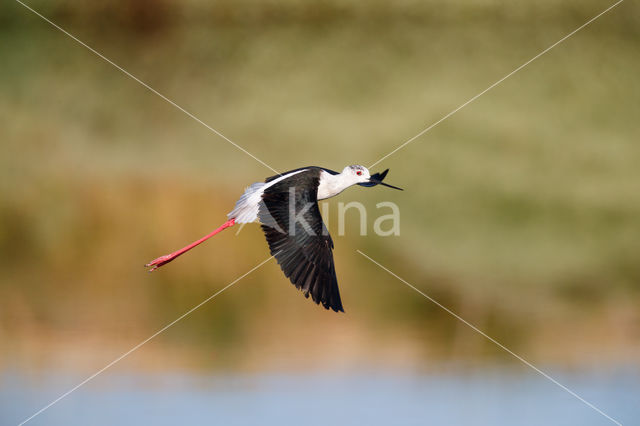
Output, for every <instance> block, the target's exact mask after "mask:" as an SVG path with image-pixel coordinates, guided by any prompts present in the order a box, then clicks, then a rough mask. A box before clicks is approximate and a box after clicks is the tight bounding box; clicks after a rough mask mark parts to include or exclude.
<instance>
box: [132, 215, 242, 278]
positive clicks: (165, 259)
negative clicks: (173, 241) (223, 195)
mask: <svg viewBox="0 0 640 426" xmlns="http://www.w3.org/2000/svg"><path fill="white" fill-rule="evenodd" d="M235 223H236V220H235V218H231V219H229V220H228V221H226V222H225V223H223V224H222V226H220V227H219V228H218V229H216V230H215V231H213V232H212V233H210V234H209V235H205V236H204V237H202V238H200V239H199V240H198V241H194V242H193V243H191V244H189V245H188V246H186V247H183V248H181V249H180V250H178V251H174V252H173V253H171V254H165V255H164V256H160V257H159V258H157V259H154V260H152V261H151V262H149V263H147V264H146V265H144V266H145V267H147V268H149V267H152V268H151V269H149V272H153V271H155V270H156V269H158V268H159V267H161V266H162V265H166V264H167V263H169V262H171V261H172V260H173V259H175V258H176V257H178V256H180V255H181V254H183V253H185V252H187V251H189V250H191V249H192V248H194V247H195V246H197V245H199V244H201V243H203V242H205V241H206V240H208V239H209V238H211V237H213V236H214V235H216V234H217V233H218V232H220V231H223V230H225V229H226V228H229V227H230V226H233V225H235Z"/></svg>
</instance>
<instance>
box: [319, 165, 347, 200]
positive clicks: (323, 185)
mask: <svg viewBox="0 0 640 426" xmlns="http://www.w3.org/2000/svg"><path fill="white" fill-rule="evenodd" d="M351 185H353V184H352V183H350V182H347V181H346V180H345V179H344V177H343V175H342V174H337V175H332V174H331V173H327V172H325V171H324V170H323V171H322V172H321V173H320V184H319V185H318V200H324V199H325V198H330V197H333V196H335V195H338V194H339V193H341V192H342V191H344V190H345V189H347V188H348V187H350V186H351Z"/></svg>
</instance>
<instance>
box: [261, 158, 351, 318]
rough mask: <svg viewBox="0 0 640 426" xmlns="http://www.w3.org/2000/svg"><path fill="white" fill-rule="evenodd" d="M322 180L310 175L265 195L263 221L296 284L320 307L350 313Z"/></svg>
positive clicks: (277, 186)
mask: <svg viewBox="0 0 640 426" xmlns="http://www.w3.org/2000/svg"><path fill="white" fill-rule="evenodd" d="M319 180H320V170H319V169H310V170H309V171H304V172H300V173H297V174H295V175H293V176H291V177H288V178H285V179H283V180H282V181H280V182H278V183H276V184H274V185H272V186H270V187H269V188H267V189H266V190H265V191H264V193H263V194H262V202H261V203H260V207H259V210H258V218H259V220H260V223H261V224H262V231H263V232H264V235H265V237H266V238H267V243H268V244H269V250H270V251H271V254H272V255H274V256H275V258H276V260H277V261H278V264H280V268H282V271H283V272H284V274H285V275H286V276H287V277H288V278H289V279H290V280H291V282H292V283H293V284H294V285H295V286H296V287H297V288H299V289H300V290H302V291H303V292H304V295H305V297H309V295H311V298H312V299H313V301H314V302H316V303H317V304H320V303H322V306H324V307H325V308H326V309H333V310H334V311H336V312H338V311H342V312H344V310H343V308H342V302H341V300H340V293H339V291H338V280H337V278H336V270H335V266H334V264H333V252H332V249H333V241H332V240H331V237H330V236H329V233H328V232H327V228H326V227H325V225H324V223H323V222H322V217H321V216H320V209H319V208H318V198H317V190H318V184H319ZM290 209H291V210H292V211H291V212H290ZM291 219H294V220H293V222H294V223H290V222H291Z"/></svg>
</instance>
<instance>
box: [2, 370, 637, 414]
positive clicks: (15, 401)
mask: <svg viewBox="0 0 640 426" xmlns="http://www.w3.org/2000/svg"><path fill="white" fill-rule="evenodd" d="M552 375H553V376H554V377H555V378H556V379H557V380H559V381H560V382H561V383H563V384H564V385H565V386H567V387H569V388H571V389H572V390H573V391H575V392H576V393H578V394H579V395H580V396H582V397H583V398H584V399H586V400H587V401H589V402H591V403H592V404H594V405H595V406H597V407H598V408H600V409H601V410H603V411H604V412H606V413H607V414H609V415H610V416H611V417H613V418H615V419H617V420H618V421H620V422H622V423H623V424H625V425H640V370H634V369H631V370H629V369H624V370H618V371H609V372H606V373H598V374H595V373H588V374H583V373H571V374H567V373H564V374H562V373H557V372H553V373H552ZM0 379H1V382H0V424H2V425H12V424H18V423H19V422H20V421H22V420H24V419H26V418H27V417H29V416H30V415H31V414H33V413H35V412H36V411H37V410H39V409H40V408H42V407H43V406H44V405H46V404H47V403H49V402H50V401H52V400H53V399H55V398H56V397H58V396H59V395H60V394H62V393H63V392H64V391H66V390H68V389H70V388H71V387H73V386H74V385H75V384H77V383H78V382H80V381H81V380H82V379H83V377H80V376H75V375H68V374H62V373H58V374H45V375H39V376H28V375H26V374H24V373H20V372H15V371H13V372H4V373H1V374H0ZM29 424H32V425H130V424H131V425H133V424H149V425H176V424H178V425H180V424H196V425H198V424H215V425H217V424H220V425H256V424H259V425H276V424H278V425H280V424H292V425H297V424H300V425H328V424H340V425H425V424H429V425H467V424H474V425H583V426H586V425H611V424H614V423H612V422H611V421H610V420H608V419H607V418H605V417H603V416H602V415H601V414H599V413H598V412H596V411H594V410H593V409H592V408H590V407H588V406H587V405H585V404H584V403H583V402H581V401H579V400H578V399H576V398H575V397H574V396H572V395H570V394H569V393H567V392H566V391H564V390H562V389H561V388H559V387H558V386H557V385H555V384H553V383H551V382H550V381H548V380H547V379H545V378H544V377H542V376H540V375H538V374H537V373H535V372H533V371H531V372H519V373H517V374H516V373H505V372H496V371H490V372H487V371H485V372H480V373H473V374H462V373H458V374H418V375H412V374H407V373H403V374H392V373H358V374H353V373H351V374H339V373H330V374H329V373H328V374H303V375H293V374H263V375H214V374H211V375H200V376H190V375H182V374H157V375H153V374H148V375H146V374H141V375H118V374H116V373H113V372H105V373H104V374H103V375H101V376H98V377H97V378H96V379H95V380H93V381H92V382H90V383H88V384H87V385H85V386H83V387H81V388H80V389H78V390H77V391H75V392H74V393H72V394H70V395H69V396H68V397H66V398H65V399H63V400H61V401H60V402H59V403H57V404H56V405H54V406H52V407H51V408H50V409H48V410H47V411H45V412H43V413H42V414H40V415H39V416H37V417H36V418H34V419H33V420H32V421H31V422H29Z"/></svg>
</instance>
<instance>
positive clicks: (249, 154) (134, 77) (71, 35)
mask: <svg viewBox="0 0 640 426" xmlns="http://www.w3.org/2000/svg"><path fill="white" fill-rule="evenodd" d="M16 2H18V3H19V4H21V5H22V6H24V7H25V8H26V9H28V10H30V11H31V12H33V13H34V14H35V15H37V16H39V17H40V18H42V19H43V20H44V21H46V22H48V23H49V24H51V25H52V26H53V27H55V28H56V29H58V30H60V31H61V32H63V33H64V34H65V35H67V36H68V37H70V38H71V39H73V40H74V41H76V42H78V43H79V44H81V45H82V46H84V47H85V48H87V49H88V50H89V51H90V52H92V53H94V54H95V55H97V56H98V57H100V58H101V59H103V60H105V61H106V62H108V63H109V64H111V65H113V66H114V67H115V68H117V69H118V70H120V71H121V72H122V73H123V74H125V75H126V76H127V77H130V78H131V79H133V80H135V81H136V82H138V83H140V84H141V85H142V86H144V87H145V88H146V89H148V90H150V91H151V92H153V93H155V94H156V95H158V96H159V97H161V98H162V99H164V100H165V101H167V102H169V103H170V104H171V105H173V106H174V107H176V108H177V109H179V110H180V111H182V112H183V113H185V114H186V115H188V116H189V117H191V118H193V119H194V120H195V121H197V122H198V123H200V124H202V125H203V126H204V127H206V128H207V129H209V130H211V131H212V132H213V133H215V134H216V135H218V136H220V137H221V138H222V139H224V140H225V141H227V142H229V143H230V144H231V145H233V146H235V147H236V148H238V149H239V150H240V151H242V152H244V153H245V154H247V155H248V156H249V157H251V158H253V159H254V160H256V161H257V162H258V163H260V164H262V165H263V166H265V167H266V168H268V169H270V170H271V171H273V172H274V173H276V174H278V175H279V174H280V173H279V172H278V171H277V170H276V169H274V168H273V167H271V166H270V165H268V164H267V163H265V162H264V161H262V160H261V159H259V158H258V157H256V156H255V155H253V154H252V153H250V152H249V151H247V150H246V149H244V148H243V147H241V146H240V145H238V144H237V143H235V142H234V141H232V140H231V139H229V138H228V137H226V136H225V135H223V134H222V133H220V132H219V131H217V130H216V129H214V128H213V127H211V126H210V125H208V124H207V123H205V122H204V121H202V120H200V119H199V118H198V117H196V116H195V115H193V114H192V113H190V112H189V111H187V110H186V109H184V108H183V107H181V106H180V105H178V104H177V103H175V102H174V101H172V100H171V99H169V98H167V97H166V96H165V95H163V94H162V93H160V92H158V91H157V90H156V89H154V88H153V87H151V86H149V85H148V84H147V83H145V82H144V81H142V80H140V79H139V78H138V77H136V76H135V75H133V74H131V73H130V72H129V71H127V70H125V69H124V68H122V67H121V66H120V65H118V64H116V63H115V62H113V61H112V60H111V59H109V58H107V57H106V56H104V55H103V54H101V53H100V52H98V51H97V50H95V49H94V48H92V47H91V46H89V45H88V44H86V43H85V42H83V41H82V40H80V39H79V38H77V37H75V36H74V35H73V34H71V33H69V32H68V31H66V30H65V29H64V28H62V27H60V26H59V25H57V24H55V23H54V22H52V21H51V20H50V19H48V18H47V17H45V16H43V15H42V14H40V13H39V12H37V11H36V10H34V9H33V8H31V7H30V6H28V5H26V4H25V3H23V2H22V1H20V0H16Z"/></svg>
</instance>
